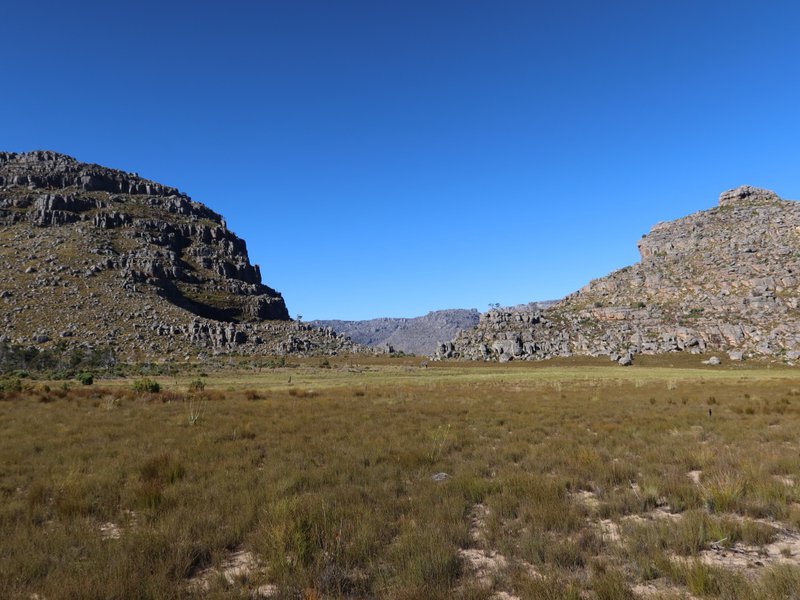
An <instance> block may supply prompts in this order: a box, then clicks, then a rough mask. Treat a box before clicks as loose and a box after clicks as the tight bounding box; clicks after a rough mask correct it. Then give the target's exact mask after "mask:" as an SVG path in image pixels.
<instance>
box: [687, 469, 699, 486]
mask: <svg viewBox="0 0 800 600" xmlns="http://www.w3.org/2000/svg"><path fill="white" fill-rule="evenodd" d="M702 475H703V472H702V471H699V470H694V471H689V472H688V473H687V474H686V476H687V477H688V478H689V479H691V480H692V483H693V484H695V485H700V477H701V476H702Z"/></svg>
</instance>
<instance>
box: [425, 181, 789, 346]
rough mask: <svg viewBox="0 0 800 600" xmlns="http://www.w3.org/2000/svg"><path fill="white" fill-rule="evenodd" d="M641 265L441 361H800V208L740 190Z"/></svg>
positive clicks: (652, 245)
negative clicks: (721, 357) (672, 355)
mask: <svg viewBox="0 0 800 600" xmlns="http://www.w3.org/2000/svg"><path fill="white" fill-rule="evenodd" d="M639 250H640V254H641V261H640V262H639V263H637V264H635V265H633V266H630V267H625V268H623V269H620V270H619V271H616V272H614V273H611V274H610V275H608V276H607V277H603V278H601V279H597V280H594V281H592V282H591V283H589V284H588V285H587V286H586V287H584V288H582V289H581V290H579V291H577V292H575V293H573V294H571V295H569V296H567V297H566V298H564V299H563V300H562V301H561V302H559V303H557V304H556V305H554V306H553V307H551V308H549V309H547V310H542V311H539V310H534V311H530V310H510V311H509V310H492V311H489V312H488V313H486V314H485V315H484V316H483V317H482V318H481V322H480V324H479V325H478V326H477V327H476V328H474V329H472V330H468V331H464V332H462V333H461V334H459V335H458V336H457V337H456V339H455V340H453V341H452V342H449V343H447V344H444V345H442V346H440V348H439V350H438V353H437V355H438V356H439V357H442V358H448V357H462V358H470V359H490V360H491V359H495V360H512V359H516V360H520V359H522V360H531V359H540V358H549V357H554V356H569V355H572V354H587V355H611V356H618V355H623V354H627V353H630V354H632V355H635V354H638V353H648V354H655V353H661V352H672V351H689V352H697V353H699V352H707V351H712V350H714V351H721V350H724V351H729V352H731V356H732V357H734V358H739V357H740V353H742V354H744V355H747V354H751V355H762V356H784V357H786V358H787V359H790V360H794V359H796V358H798V357H800V311H799V310H798V304H800V278H798V273H800V203H797V202H794V201H787V200H783V199H781V198H780V197H779V196H778V195H777V194H775V193H774V192H771V191H768V190H763V189H759V188H754V187H750V186H742V187H740V188H737V189H735V190H730V191H727V192H724V193H723V194H721V196H720V199H719V205H718V206H716V207H714V208H712V209H709V210H705V211H701V212H698V213H695V214H692V215H689V216H687V217H684V218H682V219H678V220H675V221H671V222H667V223H659V224H657V225H656V226H655V227H653V229H652V231H651V232H650V233H649V234H648V235H646V236H643V237H642V239H641V240H640V242H639Z"/></svg>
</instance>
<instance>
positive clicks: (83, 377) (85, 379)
mask: <svg viewBox="0 0 800 600" xmlns="http://www.w3.org/2000/svg"><path fill="white" fill-rule="evenodd" d="M75 379H77V380H78V381H80V382H81V384H82V385H92V384H93V383H94V376H93V375H92V374H91V373H78V375H77V376H76V377H75Z"/></svg>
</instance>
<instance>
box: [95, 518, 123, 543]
mask: <svg viewBox="0 0 800 600" xmlns="http://www.w3.org/2000/svg"><path fill="white" fill-rule="evenodd" d="M100 535H101V536H102V537H103V539H104V540H118V539H119V538H121V537H122V529H120V527H119V525H117V524H116V523H112V522H111V521H109V522H108V523H102V524H101V525H100Z"/></svg>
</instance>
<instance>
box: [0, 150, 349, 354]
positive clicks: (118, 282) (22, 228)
mask: <svg viewBox="0 0 800 600" xmlns="http://www.w3.org/2000/svg"><path fill="white" fill-rule="evenodd" d="M0 308H2V312H0V315H2V317H1V319H2V320H0V327H1V328H2V329H0V332H1V333H0V341H10V342H14V343H19V344H33V345H37V346H41V347H45V346H48V345H53V344H56V343H61V344H62V345H73V344H84V345H98V344H99V345H107V346H109V347H113V348H116V349H117V350H118V351H120V352H121V353H122V354H124V355H131V356H147V355H154V356H155V355H158V356H163V355H167V354H175V353H186V354H191V353H193V352H195V351H205V350H212V351H215V352H230V351H236V352H259V353H275V352H315V351H322V352H334V351H338V350H342V349H351V348H352V344H351V343H350V342H349V340H346V339H345V338H342V337H341V336H338V335H337V334H335V333H334V332H332V331H320V330H318V329H315V328H312V327H310V326H308V325H303V324H300V323H295V322H292V321H290V320H289V314H288V311H287V309H286V305H285V304H284V301H283V298H282V297H281V295H280V294H279V293H278V292H276V291H275V290H273V289H272V288H270V287H268V286H266V285H264V284H263V283H262V281H261V272H260V269H259V267H258V265H252V264H251V263H250V260H249V258H248V254H247V247H246V244H245V242H244V240H242V239H240V238H239V237H237V236H236V235H235V234H234V233H233V232H232V231H230V230H229V229H228V228H227V226H226V224H225V221H224V220H223V219H222V217H221V216H220V215H219V214H217V213H216V212H214V211H213V210H211V209H209V208H208V207H207V206H204V205H203V204H200V203H199V202H194V201H192V200H191V198H189V197H188V196H187V195H186V194H183V193H182V192H180V191H178V190H177V189H175V188H172V187H168V186H165V185H162V184H159V183H156V182H153V181H149V180H146V179H143V178H141V177H139V176H138V175H137V174H135V173H126V172H123V171H118V170H114V169H109V168H106V167H102V166H99V165H90V164H85V163H81V162H78V161H77V160H75V159H74V158H71V157H68V156H65V155H62V154H58V153H55V152H46V151H40V152H30V153H23V154H16V153H5V152H3V153H0Z"/></svg>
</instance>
